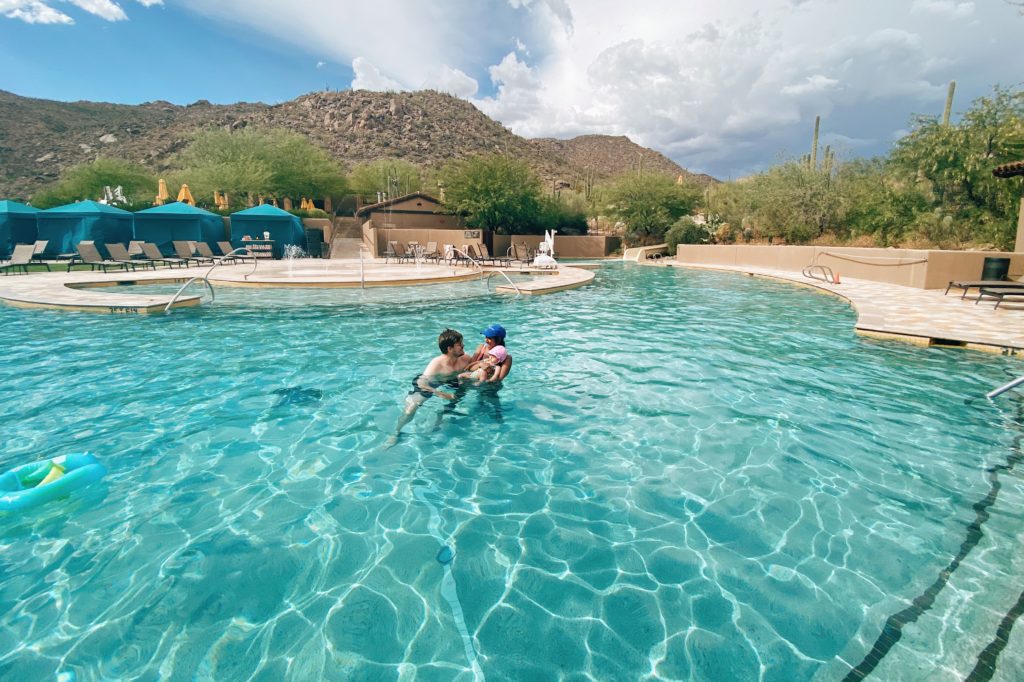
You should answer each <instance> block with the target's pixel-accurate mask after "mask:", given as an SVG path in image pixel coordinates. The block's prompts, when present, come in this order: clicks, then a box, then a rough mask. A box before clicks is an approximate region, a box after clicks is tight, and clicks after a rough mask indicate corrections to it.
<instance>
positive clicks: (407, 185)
mask: <svg viewBox="0 0 1024 682" xmlns="http://www.w3.org/2000/svg"><path fill="white" fill-rule="evenodd" d="M423 183H424V177H423V173H422V171H421V170H420V168H419V166H417V165H416V164H414V163H410V162H409V161H404V160H402V159H378V160H377V161H371V162H369V163H361V164H359V165H358V166H356V167H355V168H353V169H352V172H351V173H349V176H348V184H349V187H350V188H351V189H352V192H354V193H355V194H359V195H361V196H364V197H374V196H375V195H376V194H377V192H387V193H388V195H389V196H391V197H397V196H402V195H404V194H411V193H413V192H418V191H420V190H422V189H423V187H424V184H423Z"/></svg>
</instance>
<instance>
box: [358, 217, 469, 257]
mask: <svg viewBox="0 0 1024 682" xmlns="http://www.w3.org/2000/svg"><path fill="white" fill-rule="evenodd" d="M363 233H364V235H365V236H364V241H366V242H367V243H369V244H371V245H373V248H375V249H376V251H375V253H374V255H376V256H378V257H383V256H384V250H385V249H386V248H387V245H388V242H389V241H393V242H401V243H403V244H408V243H409V242H411V241H415V242H419V243H420V245H422V246H426V245H427V244H428V243H430V242H437V248H438V250H442V249H443V248H444V245H445V244H451V245H452V246H455V247H456V248H459V247H461V246H462V245H463V244H480V243H482V242H483V238H482V235H483V231H482V230H473V229H465V230H463V229H458V230H451V229H448V230H431V229H381V228H378V227H375V226H372V225H364V229H363ZM467 235H469V236H467ZM473 235H475V236H473Z"/></svg>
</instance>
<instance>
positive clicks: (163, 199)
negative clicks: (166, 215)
mask: <svg viewBox="0 0 1024 682" xmlns="http://www.w3.org/2000/svg"><path fill="white" fill-rule="evenodd" d="M156 187H157V188H156V201H154V202H153V203H154V204H156V205H157V206H163V205H164V204H166V203H167V200H168V199H170V198H171V193H170V192H168V191H167V181H166V180H164V179H163V178H160V181H159V182H158V183H157V186H156Z"/></svg>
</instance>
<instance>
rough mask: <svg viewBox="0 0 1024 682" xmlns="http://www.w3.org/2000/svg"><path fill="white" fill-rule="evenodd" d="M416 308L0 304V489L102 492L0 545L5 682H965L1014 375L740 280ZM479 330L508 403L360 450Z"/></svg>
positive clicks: (1013, 673) (636, 271)
mask: <svg viewBox="0 0 1024 682" xmlns="http://www.w3.org/2000/svg"><path fill="white" fill-rule="evenodd" d="M438 286H440V287H447V289H445V288H434V287H427V288H425V289H423V290H414V291H410V290H389V292H388V293H387V294H384V295H386V296H388V297H389V298H387V300H381V299H375V298H371V299H365V300H353V299H352V298H351V297H352V296H358V295H359V294H353V293H352V292H340V291H320V290H317V291H294V290H289V291H275V290H248V289H234V290H232V289H227V288H220V289H218V297H217V302H216V303H214V304H213V305H209V306H203V307H202V308H197V309H189V310H182V311H175V312H174V313H173V314H171V315H169V316H166V317H164V316H139V317H130V318H119V317H115V316H100V315H89V314H75V313H63V312H49V311H25V310H17V309H11V308H4V307H0V342H2V344H3V347H4V348H5V349H6V350H5V357H4V361H3V363H2V365H0V381H2V385H3V386H4V404H5V408H6V409H5V410H4V411H3V414H2V418H0V426H2V429H0V453H2V454H0V466H2V468H3V469H7V468H9V467H11V466H13V465H15V464H18V463H21V462H23V461H25V460H27V459H35V458H39V457H45V456H55V455H57V454H61V453H65V452H74V451H84V450H89V451H92V452H94V453H96V454H97V456H99V457H100V458H101V460H102V461H103V462H104V463H105V465H106V466H107V468H108V469H109V473H108V475H107V476H106V478H105V479H104V481H103V484H102V486H100V487H97V488H95V489H92V490H90V491H89V493H88V494H86V495H82V496H80V497H77V498H74V499H71V500H68V501H64V502H60V503H57V504H54V505H51V506H48V507H46V508H45V509H44V510H42V511H40V512H39V513H38V514H37V515H35V516H33V517H31V518H22V519H18V518H4V519H0V613H3V614H4V615H3V616H2V617H0V618H2V627H0V679H12V680H13V679H19V680H21V679H51V678H53V677H54V676H55V675H56V674H60V673H68V674H72V675H75V676H76V677H77V679H78V680H86V679H117V678H128V677H132V678H134V677H139V678H145V679H153V678H157V677H160V678H169V679H193V678H196V679H217V680H234V679H250V678H254V679H267V680H277V679H295V680H306V679H321V678H323V679H397V678H401V679H413V678H415V679H462V680H468V679H473V678H474V676H486V677H487V678H489V679H537V680H542V679H559V678H571V679H583V678H586V677H588V676H589V677H593V678H597V679H638V678H641V677H647V676H652V677H661V678H665V679H687V678H693V679H730V680H748V679H749V680H755V679H779V680H793V679H812V678H816V677H817V678H820V679H837V678H842V677H843V676H845V675H846V674H848V673H849V672H850V670H851V669H852V668H854V667H858V669H859V670H860V671H866V670H867V669H868V668H870V669H871V670H872V671H873V672H874V673H875V674H876V675H878V679H935V677H946V678H950V679H953V678H956V679H959V678H962V677H965V676H966V675H967V674H969V673H970V672H971V671H972V670H973V669H974V668H975V667H976V666H977V665H978V661H979V657H982V652H983V650H985V649H986V647H987V646H989V644H990V643H991V642H992V641H993V640H994V639H995V638H996V632H997V629H998V627H999V625H1000V622H1001V621H1002V620H1003V618H1004V617H1005V616H1006V614H1007V613H1008V612H1010V610H1011V607H1012V606H1013V605H1014V603H1015V601H1016V600H1017V598H1018V596H1019V594H1020V591H1021V589H1022V588H1024V581H1021V580H1020V578H1019V576H1020V575H1021V569H1022V568H1024V565H1022V564H1024V559H1022V558H1021V557H1019V556H1018V555H1019V552H1017V551H1016V549H1017V546H1018V537H1019V535H1020V533H1021V529H1022V524H1021V516H1022V513H1024V512H1022V510H1024V504H1022V503H1024V483H1022V480H1021V475H1020V471H1019V467H1020V466H1021V465H1019V464H1018V461H1017V460H1018V459H1019V458H1020V456H1021V439H1022V435H1021V434H1022V427H1021V415H1020V413H1021V411H1022V406H1021V400H1020V397H1019V395H1017V396H1015V395H1010V394H1007V396H1005V399H1000V400H999V401H997V402H996V403H989V402H987V401H984V400H982V401H979V402H976V403H972V404H965V398H968V397H972V396H981V395H983V394H984V393H985V392H986V391H988V390H990V389H991V388H993V387H995V386H997V385H1000V384H1002V383H1005V382H1006V381H1008V380H1009V379H1011V378H1013V377H1015V376H1019V375H1020V374H1022V373H1024V372H1022V365H1021V362H1020V360H1019V359H1016V360H1015V359H1013V358H1004V357H1000V356H994V355H986V354H980V353H968V352H964V351H961V350H952V349H927V350H925V349H920V348H915V347H910V346H906V345H902V344H898V343H887V342H876V341H870V340H866V339H862V338H859V337H857V336H855V335H854V333H853V315H854V314H853V312H852V311H851V310H850V309H849V308H848V306H847V305H846V304H845V303H844V302H842V301H840V300H838V299H835V298H831V297H827V296H824V295H821V294H817V293H814V292H813V291H811V290H807V289H802V288H797V287H792V286H788V285H785V284H779V283H773V282H767V281H761V280H755V279H751V278H747V277H742V276H737V275H732V274H722V273H712V272H694V271H684V270H679V269H661V268H643V267H609V268H604V269H602V271H601V272H600V273H599V275H598V278H597V279H596V280H595V282H594V284H592V285H591V286H588V287H585V288H582V289H578V290H574V291H569V292H564V293H560V294H557V295H551V296H542V297H536V298H533V297H523V298H514V297H505V296H502V297H495V296H486V295H480V293H481V289H482V286H481V284H480V283H479V282H477V283H466V284H464V285H438ZM428 289H429V290H431V293H429V294H423V292H425V291H426V290H428ZM395 292H399V293H395ZM421 294H423V295H421ZM346 297H347V298H346ZM492 322H501V323H502V324H504V325H505V326H506V327H507V328H508V329H509V338H508V346H509V350H510V352H511V353H512V355H513V356H514V358H515V366H514V368H513V370H512V375H511V377H510V380H509V381H507V382H506V384H507V385H506V386H504V387H503V388H502V389H501V390H500V391H498V392H492V391H476V390H470V391H468V392H467V394H466V396H465V397H464V398H463V399H462V400H461V402H460V403H459V404H458V405H456V406H455V408H454V411H452V412H450V413H445V412H443V411H442V408H443V407H444V405H442V403H441V401H440V400H434V399H432V400H429V401H428V402H427V403H426V405H424V407H423V408H422V409H421V410H420V412H419V413H418V414H417V416H416V418H415V420H414V421H413V422H412V423H411V424H410V425H409V426H407V427H406V430H405V432H406V435H405V436H404V438H403V439H402V440H401V441H400V442H399V444H398V445H397V446H395V447H394V448H392V449H390V450H383V448H382V445H383V442H384V440H385V439H386V437H387V436H388V434H389V433H390V431H391V429H392V428H393V426H394V424H395V422H396V420H397V418H398V416H399V413H400V411H401V409H402V403H403V400H404V397H405V394H406V391H407V389H408V385H409V382H410V380H411V379H412V378H413V377H414V376H415V375H416V374H417V373H418V372H419V371H420V370H421V369H422V368H423V366H424V365H425V364H426V363H427V361H428V360H429V359H430V357H432V355H433V354H434V353H435V352H436V346H435V340H436V337H437V334H438V332H439V331H440V330H441V329H443V328H444V327H446V326H451V327H454V328H456V329H459V330H461V331H463V332H464V333H465V334H466V337H467V345H468V346H470V348H472V347H473V344H474V343H475V342H476V341H478V340H479V338H480V337H479V336H478V332H479V330H480V329H482V328H483V327H484V326H486V325H487V324H490V323H492ZM438 417H440V423H439V424H437V422H438ZM993 494H994V497H993ZM972 524H978V525H977V526H972ZM979 530H980V532H979ZM915 599H916V600H918V604H919V606H920V607H921V608H920V609H919V610H918V611H916V612H914V613H904V614H903V615H899V614H901V612H904V611H905V609H907V608H908V607H909V606H910V604H911V602H912V601H913V600H915ZM887 621H888V622H889V626H888V628H886V623H887ZM883 630H885V632H886V637H885V638H882V639H881V640H880V635H881V634H882V633H883ZM897 635H898V637H897ZM1013 637H1014V638H1019V637H1020V628H1017V630H1016V631H1015V632H1014V633H1013ZM1014 641H1019V640H1014ZM890 643H893V644H892V645H890ZM1022 651H1024V647H1020V646H1017V647H1014V646H1012V645H1011V646H1010V647H1008V648H1007V649H1006V650H1005V651H1003V652H1002V653H1001V655H1000V656H999V657H998V659H997V660H996V663H997V664H996V667H995V671H994V674H995V679H1013V678H1015V677H1017V676H1018V673H1019V672H1020V671H1021V670H1022V668H1024V653H1021V652H1022ZM990 659H991V656H990V657H989V659H983V663H985V662H987V661H989V660H990ZM865 666H867V667H865Z"/></svg>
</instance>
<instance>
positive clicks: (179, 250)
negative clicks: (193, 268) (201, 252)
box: [171, 241, 213, 265]
mask: <svg viewBox="0 0 1024 682" xmlns="http://www.w3.org/2000/svg"><path fill="white" fill-rule="evenodd" d="M171 244H173V245H174V253H175V254H177V256H178V258H181V259H182V260H185V261H189V262H192V261H195V263H196V265H203V264H204V263H206V264H213V259H212V258H203V257H202V256H197V255H195V246H194V242H186V241H175V242H171Z"/></svg>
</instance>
